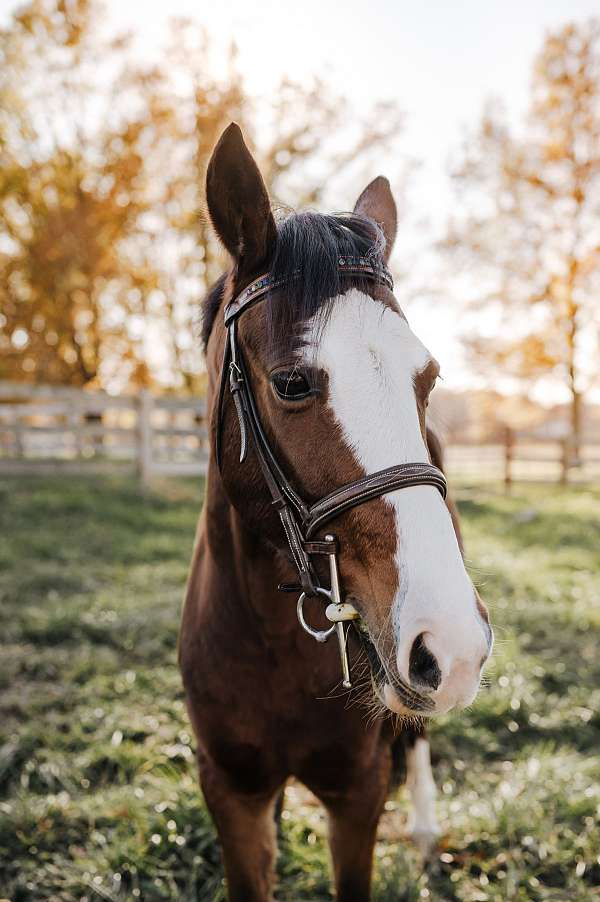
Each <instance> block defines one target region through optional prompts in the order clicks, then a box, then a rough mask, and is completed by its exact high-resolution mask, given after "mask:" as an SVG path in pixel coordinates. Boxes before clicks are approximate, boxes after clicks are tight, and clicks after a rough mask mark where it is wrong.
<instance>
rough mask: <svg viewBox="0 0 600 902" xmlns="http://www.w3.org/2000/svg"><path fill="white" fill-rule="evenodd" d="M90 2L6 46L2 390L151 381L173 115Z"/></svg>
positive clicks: (22, 26) (28, 10)
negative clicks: (148, 333)
mask: <svg viewBox="0 0 600 902" xmlns="http://www.w3.org/2000/svg"><path fill="white" fill-rule="evenodd" d="M96 15H97V8H96V7H95V5H94V4H92V3H91V2H88V0H72V2H63V0H33V2H31V3H29V4H28V5H26V6H24V7H22V8H20V9H19V10H18V11H17V12H16V13H15V15H14V17H13V19H12V21H11V22H10V24H9V25H8V27H7V28H6V29H5V30H4V31H2V32H1V33H0V240H1V244H0V247H1V257H0V310H1V320H0V323H1V332H0V350H1V352H2V356H1V358H0V376H2V377H4V378H7V377H10V378H16V379H27V380H34V381H45V382H55V383H65V382H68V383H72V384H76V385H86V384H89V383H96V382H98V381H102V377H103V375H104V377H105V378H106V377H107V375H108V373H107V372H105V373H104V374H103V373H102V368H103V367H104V368H105V369H106V368H110V367H111V366H113V367H114V366H119V367H121V368H122V371H123V372H124V373H126V374H127V376H128V377H131V378H132V379H133V380H134V381H136V382H138V383H140V382H141V383H144V382H147V381H148V367H147V364H146V361H145V356H144V348H143V343H142V340H141V338H142V336H141V335H140V334H139V330H138V332H137V333H136V331H135V323H136V317H137V318H138V319H139V318H140V317H143V316H144V312H145V303H146V299H147V296H148V291H149V289H150V288H151V287H152V285H153V284H154V283H155V282H156V273H155V271H154V269H153V266H152V265H151V263H150V262H149V259H148V254H147V252H145V249H144V242H142V241H140V238H141V236H142V235H143V234H144V232H145V223H144V217H145V216H146V215H147V214H148V213H149V211H150V209H151V202H152V195H151V192H150V191H149V190H148V189H147V174H146V162H145V160H146V155H147V153H148V151H149V148H151V147H153V146H154V145H155V143H156V142H157V140H158V137H157V128H158V126H159V125H160V123H161V122H162V121H163V113H164V111H160V110H158V109H157V108H156V106H155V105H153V102H152V101H153V94H152V91H151V74H150V73H142V72H140V71H137V70H135V69H134V68H133V67H131V66H130V65H129V64H128V62H127V60H126V58H125V49H126V44H125V42H124V41H123V40H117V41H110V40H103V39H102V38H101V37H99V36H98V31H97V28H96V25H97V24H98V23H97V20H96Z"/></svg>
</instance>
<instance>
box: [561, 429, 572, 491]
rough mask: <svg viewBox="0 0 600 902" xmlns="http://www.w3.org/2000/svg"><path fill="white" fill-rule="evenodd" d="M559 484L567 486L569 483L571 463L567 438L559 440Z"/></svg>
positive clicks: (569, 445)
mask: <svg viewBox="0 0 600 902" xmlns="http://www.w3.org/2000/svg"><path fill="white" fill-rule="evenodd" d="M560 447H561V455H560V484H561V485H567V483H568V481H569V464H570V462H571V441H570V439H568V438H563V439H561V442H560Z"/></svg>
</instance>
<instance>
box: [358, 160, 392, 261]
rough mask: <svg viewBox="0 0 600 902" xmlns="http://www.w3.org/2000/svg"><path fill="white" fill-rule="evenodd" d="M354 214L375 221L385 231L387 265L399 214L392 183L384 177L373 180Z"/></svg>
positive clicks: (360, 198)
mask: <svg viewBox="0 0 600 902" xmlns="http://www.w3.org/2000/svg"><path fill="white" fill-rule="evenodd" d="M354 212H355V213H359V214H360V215H361V216H368V217H369V219H373V220H375V222H377V223H378V224H379V225H380V226H381V228H382V229H383V234H384V235H385V252H384V255H383V257H384V260H385V262H386V263H387V262H388V260H389V259H390V255H391V253H392V249H393V247H394V241H395V239H396V229H397V227H398V212H397V210H396V201H395V200H394V195H393V194H392V189H391V188H390V183H389V182H388V180H387V179H386V178H384V176H383V175H378V176H377V178H376V179H373V181H372V182H370V184H368V185H367V187H366V188H365V190H364V191H363V193H362V194H361V195H360V197H359V198H358V200H357V201H356V204H355V205H354Z"/></svg>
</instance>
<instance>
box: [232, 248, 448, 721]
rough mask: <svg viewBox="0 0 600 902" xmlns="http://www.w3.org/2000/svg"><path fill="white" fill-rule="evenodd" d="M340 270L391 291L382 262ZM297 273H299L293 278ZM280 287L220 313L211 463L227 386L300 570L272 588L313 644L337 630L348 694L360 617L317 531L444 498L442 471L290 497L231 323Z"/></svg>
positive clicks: (243, 450) (379, 476)
mask: <svg viewBox="0 0 600 902" xmlns="http://www.w3.org/2000/svg"><path fill="white" fill-rule="evenodd" d="M338 266H339V271H340V275H343V276H354V277H358V276H360V277H361V278H366V279H369V280H371V281H373V282H376V283H380V284H383V285H385V286H386V287H387V288H389V289H390V290H392V288H393V281H392V277H391V275H390V273H389V271H388V270H387V268H386V267H385V266H384V265H383V264H382V263H378V264H377V265H374V264H373V262H372V261H370V260H369V259H367V258H365V257H345V256H344V257H340V258H339V259H338ZM300 275H301V274H300V273H298V277H300ZM283 284H285V281H284V280H276V279H274V278H273V277H272V276H270V275H268V274H267V275H262V276H260V277H259V278H258V279H255V280H254V282H252V283H251V284H250V285H249V286H248V287H247V288H245V289H244V290H243V291H242V292H241V294H239V295H238V296H237V297H236V298H234V299H233V300H232V301H230V302H229V303H228V304H227V306H226V307H225V328H226V330H227V336H226V341H225V352H224V357H223V367H222V370H221V383H220V388H219V397H218V402H217V403H218V411H217V417H218V419H217V430H216V458H217V463H218V465H219V469H220V467H221V456H222V447H221V445H222V437H221V423H222V411H223V402H224V396H225V390H226V386H227V383H229V391H230V393H231V395H232V397H233V400H234V404H235V409H236V412H237V418H238V422H239V428H240V458H239V460H240V463H243V462H244V460H245V459H246V455H247V451H248V434H250V436H251V438H252V443H253V445H254V450H255V453H256V456H257V459H258V463H259V465H260V468H261V471H262V474H263V477H264V480H265V482H266V484H267V488H268V489H269V492H270V494H271V498H272V504H273V507H274V508H275V510H276V511H277V513H278V514H279V517H280V519H281V523H282V525H283V529H284V532H285V535H286V538H287V542H288V545H289V549H290V553H291V556H292V559H293V561H294V565H295V567H296V570H297V571H298V579H299V583H297V584H283V585H280V586H279V587H278V588H279V589H281V590H282V591H286V592H296V591H299V592H300V596H299V598H298V602H297V614H298V620H299V621H300V624H301V625H302V627H303V629H305V630H306V632H307V633H308V634H309V635H311V636H312V637H313V638H314V639H316V640H317V641H318V642H325V641H326V640H327V639H328V638H329V637H330V636H331V635H332V634H333V633H334V632H337V636H338V641H339V649H340V657H341V664H342V675H343V685H344V687H345V688H351V682H350V671H349V664H348V651H347V630H345V629H344V623H346V622H349V621H352V620H356V619H357V618H358V617H359V616H360V615H359V613H358V611H357V610H356V608H355V607H354V606H353V605H352V604H350V603H349V602H346V601H344V600H343V596H342V594H341V589H340V581H339V573H338V567H337V553H338V550H339V549H338V542H337V539H336V538H335V536H334V535H332V534H327V535H325V536H324V537H319V536H317V533H318V531H319V530H320V529H321V528H322V527H323V526H325V524H327V523H329V522H330V521H331V520H333V519H335V518H336V517H338V516H339V515H340V514H342V513H344V512H345V511H347V510H350V509H351V508H353V507H356V506H357V505H359V504H364V503H365V502H367V501H370V500H372V499H374V498H380V497H381V496H382V495H385V494H387V493H389V492H395V491H397V490H398V489H405V488H409V487H412V486H418V485H429V486H435V488H436V489H438V491H439V492H440V494H441V495H442V497H443V498H445V497H446V479H445V477H444V474H443V473H442V471H441V470H439V469H438V468H437V467H435V466H433V465H432V464H430V463H404V464H396V465H395V466H392V467H387V468H386V469H385V470H379V471H378V472H377V473H372V474H370V475H368V476H364V477H363V478H362V479H357V480H355V481H354V482H349V483H347V484H346V485H343V486H340V487H339V488H337V489H335V490H334V491H333V492H330V493H329V494H328V495H325V497H324V498H321V499H319V501H316V502H315V503H314V504H310V505H309V504H307V503H306V502H305V501H304V500H303V499H302V497H301V496H300V495H299V494H298V493H297V492H296V490H295V489H294V487H293V486H292V484H291V483H290V481H289V480H288V478H287V476H286V475H285V473H284V472H283V470H282V468H281V466H280V465H279V462H278V460H277V458H276V457H275V455H274V453H273V451H272V449H271V446H270V445H269V441H268V439H267V436H266V435H265V432H264V429H263V427H262V424H261V421H260V416H259V412H258V409H257V405H256V399H255V397H254V393H253V391H252V385H251V383H250V380H249V378H248V371H247V369H246V365H245V362H244V357H243V354H242V352H241V348H240V346H239V344H238V340H237V323H238V320H239V318H240V316H241V315H242V314H243V313H244V311H246V310H248V308H249V307H250V306H253V305H254V304H255V303H256V302H257V301H260V300H264V298H265V297H266V296H267V295H268V294H269V293H270V292H272V291H273V290H275V289H276V288H279V287H281V286H282V285H283ZM313 555H326V556H327V557H328V560H329V574H330V583H331V585H330V588H329V589H327V588H325V587H323V586H321V585H320V583H319V580H318V577H317V574H316V571H315V569H314V567H313V565H312V562H311V558H312V556H313ZM314 596H321V597H323V598H325V599H326V600H327V602H328V605H327V608H326V611H325V613H326V616H327V619H328V620H329V621H330V622H331V623H332V626H331V627H330V628H329V629H326V630H317V629H313V627H311V626H310V625H309V624H308V623H307V622H306V620H305V618H304V611H303V605H304V600H305V599H306V598H307V597H314ZM397 683H398V679H397V678H395V680H394V684H395V686H396V685H397ZM400 688H401V689H402V691H403V694H404V696H405V697H406V698H408V699H409V700H410V704H411V706H412V707H413V708H415V709H419V708H420V709H421V710H423V709H426V708H431V707H433V703H432V702H431V701H430V699H429V698H427V697H426V696H423V695H421V694H420V693H417V692H415V691H414V690H413V689H411V688H410V687H409V686H406V685H405V684H404V683H401V687H400Z"/></svg>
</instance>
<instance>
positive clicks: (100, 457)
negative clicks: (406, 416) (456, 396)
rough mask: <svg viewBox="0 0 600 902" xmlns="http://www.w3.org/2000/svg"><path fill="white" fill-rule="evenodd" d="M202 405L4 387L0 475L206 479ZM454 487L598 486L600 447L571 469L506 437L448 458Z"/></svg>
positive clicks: (560, 446) (143, 395)
mask: <svg viewBox="0 0 600 902" xmlns="http://www.w3.org/2000/svg"><path fill="white" fill-rule="evenodd" d="M205 414H206V408H205V402H204V400H203V399H194V398H174V397H165V396H156V395H153V394H151V393H150V392H149V391H146V390H142V391H140V392H139V393H138V394H137V395H119V396H113V395H109V394H106V393H105V392H92V391H86V390H84V389H80V388H67V387H55V386H33V385H23V384H16V383H10V382H1V381H0V474H2V473H28V472H31V473H33V472H36V473H44V472H45V473H52V472H63V471H66V472H70V473H74V472H84V473H89V472H92V471H96V472H98V471H101V472H105V471H107V472H111V471H114V470H118V469H122V468H123V467H127V466H129V467H130V468H132V469H136V470H137V472H138V473H139V475H140V477H141V479H142V480H143V481H148V480H149V479H151V478H152V477H153V476H156V475H164V476H186V475H190V476H192V475H198V474H204V473H205V472H206V466H207V463H208V435H207V430H206V422H205ZM445 456H446V465H447V469H448V471H449V474H450V477H451V478H452V477H454V478H457V477H458V478H462V479H473V480H474V481H476V482H482V481H488V480H490V481H498V480H503V481H504V483H505V485H506V487H507V489H509V488H510V485H511V484H512V482H513V481H527V482H530V481H543V482H562V483H565V482H567V481H573V482H576V481H590V480H598V479H600V444H599V443H591V442H587V443H585V444H584V445H583V446H582V448H581V454H580V456H579V458H578V460H577V461H576V463H575V464H574V462H573V459H572V454H571V453H570V452H569V448H568V445H567V444H566V443H565V442H557V441H549V440H539V439H537V440H532V439H531V438H528V437H526V436H525V435H518V434H514V433H511V432H510V430H507V432H506V439H505V441H504V442H503V443H498V444H495V445H494V444H487V445H476V444H472V445H467V444H461V445H454V444H450V445H448V447H447V448H446V455H445Z"/></svg>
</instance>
